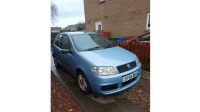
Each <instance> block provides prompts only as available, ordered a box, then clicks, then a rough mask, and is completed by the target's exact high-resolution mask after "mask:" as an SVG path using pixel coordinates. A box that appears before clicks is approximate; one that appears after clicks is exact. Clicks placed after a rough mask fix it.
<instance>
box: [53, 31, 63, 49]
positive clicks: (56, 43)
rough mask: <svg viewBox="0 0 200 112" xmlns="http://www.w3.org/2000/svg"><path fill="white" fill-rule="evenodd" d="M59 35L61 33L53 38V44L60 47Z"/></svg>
mask: <svg viewBox="0 0 200 112" xmlns="http://www.w3.org/2000/svg"><path fill="white" fill-rule="evenodd" d="M61 37H62V35H61V34H58V35H57V36H56V38H55V40H54V44H55V45H56V46H57V47H60V41H61Z"/></svg>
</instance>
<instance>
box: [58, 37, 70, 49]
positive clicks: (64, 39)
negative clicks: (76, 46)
mask: <svg viewBox="0 0 200 112" xmlns="http://www.w3.org/2000/svg"><path fill="white" fill-rule="evenodd" d="M60 48H61V49H70V40H69V37H68V36H67V35H63V37H62V39H61V43H60Z"/></svg>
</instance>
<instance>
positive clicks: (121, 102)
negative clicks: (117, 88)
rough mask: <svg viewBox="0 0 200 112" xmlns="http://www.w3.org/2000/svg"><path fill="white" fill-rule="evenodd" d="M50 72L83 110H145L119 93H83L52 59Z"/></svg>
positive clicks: (112, 111)
mask: <svg viewBox="0 0 200 112" xmlns="http://www.w3.org/2000/svg"><path fill="white" fill-rule="evenodd" d="M51 72H52V73H53V74H54V75H55V76H56V77H57V78H58V80H60V82H61V83H62V84H63V85H64V87H65V88H66V89H67V90H68V92H69V93H70V94H71V95H72V96H73V97H74V99H75V100H76V101H77V102H78V103H79V104H80V106H81V107H82V109H83V110H84V111H85V112H147V111H146V110H144V109H142V108H140V107H139V106H138V105H135V104H133V103H132V102H131V101H129V100H127V99H126V98H125V97H122V96H121V95H119V94H114V95H108V96H103V95H96V94H91V95H84V94H83V93H82V92H81V91H80V90H79V88H78V86H77V85H76V82H75V80H74V79H73V78H72V77H71V76H70V75H69V73H67V71H65V70H64V69H63V68H59V69H56V68H55V66H54V64H53V61H52V64H51Z"/></svg>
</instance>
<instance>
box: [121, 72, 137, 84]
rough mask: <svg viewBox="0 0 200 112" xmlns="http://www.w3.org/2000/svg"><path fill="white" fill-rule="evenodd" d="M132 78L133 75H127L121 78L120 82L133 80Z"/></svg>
mask: <svg viewBox="0 0 200 112" xmlns="http://www.w3.org/2000/svg"><path fill="white" fill-rule="evenodd" d="M134 77H135V74H134V73H131V74H129V75H127V76H124V77H122V82H126V81H129V80H131V79H133V78H134Z"/></svg>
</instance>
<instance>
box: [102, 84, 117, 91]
mask: <svg viewBox="0 0 200 112" xmlns="http://www.w3.org/2000/svg"><path fill="white" fill-rule="evenodd" d="M100 88H101V90H102V91H108V90H113V89H117V84H112V85H107V86H101V87H100Z"/></svg>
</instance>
